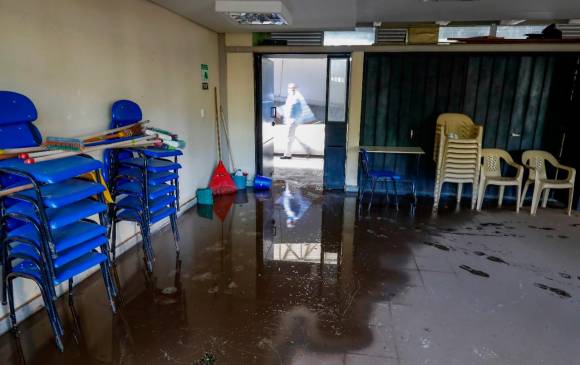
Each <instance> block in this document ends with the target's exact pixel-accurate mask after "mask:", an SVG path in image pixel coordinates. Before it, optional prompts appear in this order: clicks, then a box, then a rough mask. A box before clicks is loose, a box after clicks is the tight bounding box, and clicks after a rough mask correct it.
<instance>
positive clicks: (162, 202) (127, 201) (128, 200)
mask: <svg viewBox="0 0 580 365" xmlns="http://www.w3.org/2000/svg"><path fill="white" fill-rule="evenodd" d="M175 200H176V198H175V195H171V194H169V195H163V196H161V197H159V198H157V199H154V200H149V212H150V213H151V214H155V213H156V212H158V211H160V210H161V209H163V208H164V207H166V206H168V205H169V204H171V203H173V202H175ZM117 206H118V207H119V208H123V209H134V210H137V211H141V210H142V209H143V207H141V202H140V200H139V198H137V197H135V196H130V195H129V196H126V197H124V198H123V199H121V200H119V201H118V202H117Z"/></svg>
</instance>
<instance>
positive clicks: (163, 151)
mask: <svg viewBox="0 0 580 365" xmlns="http://www.w3.org/2000/svg"><path fill="white" fill-rule="evenodd" d="M138 150H139V152H141V153H142V154H144V155H145V156H147V157H153V158H163V157H175V156H182V155H183V152H181V150H170V149H167V148H139V149H138Z"/></svg>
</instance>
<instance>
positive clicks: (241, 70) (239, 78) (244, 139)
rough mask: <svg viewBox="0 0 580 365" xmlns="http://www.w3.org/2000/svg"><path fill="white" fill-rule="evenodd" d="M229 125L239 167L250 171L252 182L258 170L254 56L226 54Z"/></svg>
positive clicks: (236, 162)
mask: <svg viewBox="0 0 580 365" xmlns="http://www.w3.org/2000/svg"><path fill="white" fill-rule="evenodd" d="M226 64H227V67H226V68H227V83H226V91H227V96H228V102H227V104H228V128H229V131H230V135H231V144H232V146H231V147H232V153H233V155H234V159H235V164H236V168H238V169H242V170H243V171H246V172H248V174H249V176H248V179H249V180H250V181H251V180H253V178H254V175H255V173H256V141H255V128H256V127H255V126H256V120H255V118H256V117H255V111H254V109H255V107H254V55H253V54H252V53H228V54H227V60H226Z"/></svg>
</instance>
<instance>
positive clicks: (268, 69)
mask: <svg viewBox="0 0 580 365" xmlns="http://www.w3.org/2000/svg"><path fill="white" fill-rule="evenodd" d="M256 63H257V64H256V71H257V73H256V74H257V75H259V82H260V83H261V87H260V88H259V91H258V95H257V99H258V103H259V105H260V106H261V108H260V113H259V115H258V118H259V119H260V120H259V124H258V128H257V130H256V136H257V137H259V138H258V143H259V145H258V146H256V147H257V150H258V153H257V154H256V159H257V160H256V167H257V170H258V174H261V175H263V176H268V177H271V176H272V174H273V173H274V126H275V119H276V106H275V104H274V62H273V61H272V60H271V59H269V58H267V57H262V56H258V57H257V58H256Z"/></svg>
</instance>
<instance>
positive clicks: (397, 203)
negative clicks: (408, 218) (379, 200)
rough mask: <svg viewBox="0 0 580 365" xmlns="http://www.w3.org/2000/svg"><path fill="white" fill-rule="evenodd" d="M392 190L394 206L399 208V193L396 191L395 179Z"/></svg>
mask: <svg viewBox="0 0 580 365" xmlns="http://www.w3.org/2000/svg"><path fill="white" fill-rule="evenodd" d="M393 192H394V193H395V208H396V209H397V210H399V193H398V192H397V181H396V180H395V179H393Z"/></svg>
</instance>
